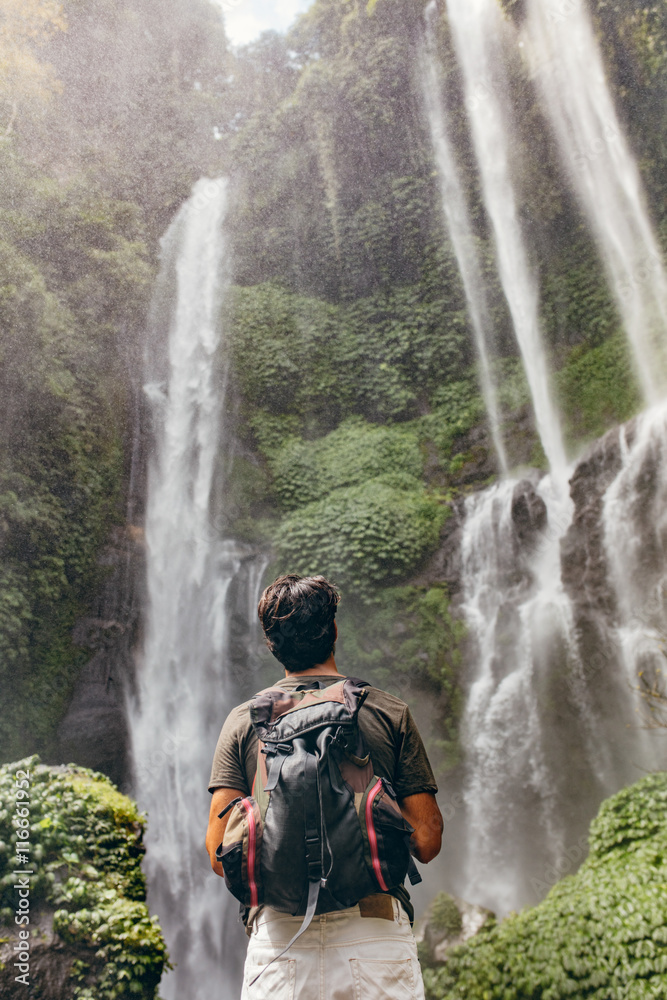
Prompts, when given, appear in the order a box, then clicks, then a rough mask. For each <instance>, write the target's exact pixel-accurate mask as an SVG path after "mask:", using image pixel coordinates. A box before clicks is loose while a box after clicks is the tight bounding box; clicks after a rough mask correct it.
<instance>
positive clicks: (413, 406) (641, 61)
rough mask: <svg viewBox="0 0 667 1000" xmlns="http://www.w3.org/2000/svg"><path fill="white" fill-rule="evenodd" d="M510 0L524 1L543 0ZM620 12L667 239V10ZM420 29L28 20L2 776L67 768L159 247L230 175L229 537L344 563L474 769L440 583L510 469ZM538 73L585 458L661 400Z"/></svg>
mask: <svg viewBox="0 0 667 1000" xmlns="http://www.w3.org/2000/svg"><path fill="white" fill-rule="evenodd" d="M507 8H508V17H510V18H515V17H516V18H519V17H520V16H521V5H520V4H510V3H508V4H507ZM593 9H594V13H595V15H596V18H597V23H598V27H599V31H600V37H601V40H602V43H603V46H604V50H605V56H606V59H607V62H608V65H609V68H610V74H611V78H612V80H613V83H614V89H615V93H616V97H617V101H618V103H619V108H620V112H621V115H622V117H623V119H624V121H625V122H626V124H627V127H628V130H629V133H630V137H631V140H632V143H633V145H634V148H635V151H636V153H637V155H638V157H639V160H640V164H641V167H642V171H643V175H644V178H645V181H646V185H647V189H648V191H649V196H650V200H651V208H652V211H653V214H654V217H655V219H656V222H657V223H658V224H659V225H660V227H661V231H665V224H664V220H665V217H666V203H665V195H666V193H667V188H666V187H665V179H664V173H663V172H662V171H661V170H660V163H661V162H662V154H663V145H664V142H665V136H666V127H665V121H664V111H663V109H664V99H663V98H664V93H665V84H666V80H665V72H666V69H665V67H666V66H667V22H666V20H665V17H666V15H665V14H664V12H663V11H662V8H661V7H656V6H654V5H650V4H647V3H638V2H633V3H632V4H621V3H618V4H610V3H602V2H600V3H598V2H597V0H596V2H595V3H594V5H593ZM422 15H423V10H422V5H421V3H415V2H413V0H377V2H376V3H371V4H366V3H362V2H361V0H345V2H339V0H315V2H314V3H313V5H312V7H311V8H310V10H309V11H308V13H307V14H306V15H304V16H303V17H302V18H300V20H299V21H298V22H297V24H296V26H295V28H294V29H293V30H292V31H291V32H290V33H289V35H288V36H286V37H282V36H279V35H276V34H273V33H268V34H266V35H264V36H262V37H261V38H260V39H259V40H258V41H257V42H255V43H253V44H251V45H249V46H247V47H245V48H243V49H240V50H238V51H230V49H229V48H228V46H227V43H226V40H225V37H224V28H223V24H222V22H221V19H220V16H219V13H218V10H217V8H215V7H214V6H213V5H211V4H210V3H208V2H207V0H193V2H187V3H186V2H185V0H166V2H159V3H158V2H157V0H122V2H120V3H118V2H113V3H112V2H111V0H63V2H62V3H57V2H55V0H53V2H51V0H29V2H27V3H23V4H21V5H18V6H17V5H12V4H10V5H8V7H7V13H3V17H4V18H5V20H4V21H3V31H2V33H1V34H0V66H1V67H2V69H3V77H2V80H3V82H2V84H1V85H0V133H2V134H1V135H0V187H1V189H2V192H3V195H4V197H3V199H2V204H1V206H0V211H1V212H2V221H3V227H2V244H1V246H0V275H1V279H2V280H0V290H1V291H0V310H1V314H2V323H1V324H0V356H1V358H2V371H1V374H0V416H1V419H2V426H3V431H4V433H3V435H2V446H1V447H2V451H1V461H0V479H1V482H0V505H1V510H2V518H1V520H0V525H1V531H2V536H1V537H2V541H1V544H2V555H3V560H2V568H1V570H0V572H1V573H2V577H3V580H2V589H1V590H0V684H1V686H2V690H3V694H4V696H5V707H6V710H5V712H4V713H3V715H2V721H1V722H0V753H2V755H3V756H4V758H5V759H7V758H14V757H17V756H20V755H21V754H24V753H27V752H31V751H32V750H35V749H36V750H39V751H40V752H43V753H44V754H46V755H47V756H48V755H49V754H52V755H54V756H57V748H58V742H57V726H58V723H59V720H60V719H61V718H62V715H63V712H64V710H65V707H66V705H67V702H68V698H69V695H70V692H71V688H72V684H73V681H74V679H75V677H76V675H77V672H78V670H79V669H80V666H81V664H82V662H83V661H84V660H85V657H86V655H88V654H87V653H86V652H85V651H84V650H81V649H78V648H77V647H76V646H75V645H74V644H73V642H72V639H71V634H72V626H73V624H74V622H75V620H76V619H77V617H80V616H81V615H85V614H86V613H87V612H88V610H89V607H90V604H91V601H92V599H93V596H94V594H95V593H96V591H97V589H99V586H100V583H101V580H102V578H103V574H104V569H103V567H102V566H101V564H100V553H101V552H102V550H103V548H104V545H105V543H106V542H107V541H108V539H109V536H110V533H111V530H112V529H113V527H114V526H118V525H122V524H123V523H124V521H125V518H126V510H127V491H128V483H129V480H130V472H131V453H132V435H133V433H134V429H135V427H136V412H137V411H141V409H142V403H141V393H140V391H139V390H138V386H139V384H140V382H141V375H140V373H141V356H142V336H143V333H144V330H145V327H146V316H147V309H148V303H149V298H150V290H151V284H152V280H153V277H154V274H155V270H156V263H157V259H158V251H159V245H158V237H159V236H160V234H161V233H162V232H163V231H164V229H165V227H166V225H167V223H168V221H169V220H170V218H171V217H172V215H173V213H174V211H175V209H176V208H177V206H178V205H179V204H180V203H181V202H182V200H183V199H184V198H185V197H186V196H187V193H188V191H189V189H190V186H191V184H192V183H193V181H194V180H195V179H196V178H197V177H199V176H201V175H202V174H208V175H210V176H215V175H218V174H220V173H228V174H229V175H230V177H231V179H232V190H233V209H232V218H231V230H232V242H233V288H232V290H231V293H230V295H229V296H228V301H227V303H226V307H225V317H224V322H225V330H226V337H225V350H226V355H227V357H229V358H230V359H231V366H232V381H233V385H234V388H235V403H234V407H233V410H234V413H235V414H236V433H237V439H238V447H237V449H236V454H235V456H234V466H233V469H234V472H233V475H232V477H231V482H230V484H229V487H228V493H227V496H226V497H225V498H224V501H225V509H226V512H227V520H226V526H225V530H230V531H233V532H234V533H235V534H236V535H238V536H239V537H242V538H245V539H247V540H251V541H257V542H261V544H263V545H266V544H271V545H273V547H274V556H275V557H274V561H273V563H272V567H271V568H272V569H273V570H276V571H278V570H283V569H292V570H312V569H315V568H317V569H320V570H321V571H323V572H329V573H331V574H332V575H333V576H334V578H335V579H336V580H337V581H338V582H339V583H340V584H341V586H342V587H343V588H344V591H345V594H346V595H347V598H348V599H347V602H345V601H344V603H343V606H342V616H343V618H342V621H343V623H344V625H345V629H344V631H345V632H347V634H348V640H347V652H346V655H347V656H349V657H350V658H352V657H361V658H362V659H363V658H364V657H365V659H363V663H364V664H367V665H368V669H370V670H373V669H374V667H373V660H374V654H373V640H372V638H371V637H376V639H375V641H376V643H380V642H381V637H383V639H382V648H383V655H382V663H383V664H385V668H383V667H382V664H380V663H377V664H376V668H377V670H379V671H382V669H386V665H387V664H392V663H393V664H396V663H397V662H398V660H399V659H400V662H401V664H404V665H405V664H407V665H408V666H407V667H406V673H407V674H408V675H409V676H410V677H411V679H412V681H415V682H417V683H418V684H419V685H426V687H427V688H428V690H429V691H431V693H432V694H433V696H434V697H441V696H442V697H446V698H447V700H448V701H449V704H450V711H449V714H448V718H447V722H446V724H445V727H444V729H443V732H441V733H439V734H437V738H438V739H439V740H440V741H441V742H442V745H443V746H444V747H446V752H445V756H446V758H447V759H449V760H454V759H455V758H456V752H455V743H456V740H455V715H456V702H457V699H456V671H457V663H458V659H459V656H460V652H459V648H460V643H461V639H462V636H461V629H460V625H459V623H457V621H456V620H455V619H454V618H453V617H452V615H451V614H450V611H449V608H448V601H449V597H450V596H451V595H448V593H447V588H446V586H445V584H444V583H443V582H442V580H439V579H437V575H435V576H434V574H433V573H429V571H428V569H425V568H426V567H428V560H429V557H430V555H431V554H432V553H433V552H434V551H435V550H436V549H437V547H438V544H439V539H440V538H441V537H442V533H443V532H447V531H448V530H449V525H450V523H451V510H452V505H453V504H455V502H456V500H457V497H458V496H459V495H460V494H461V493H462V492H465V491H467V490H469V489H471V488H472V487H473V486H475V485H479V484H481V483H483V482H485V481H488V479H489V478H491V477H493V475H494V474H495V471H496V470H495V464H494V460H493V455H492V453H491V450H490V447H489V441H488V435H487V433H486V428H485V421H484V414H483V408H482V404H481V400H480V395H479V391H478V380H477V372H476V359H475V352H474V349H473V345H472V340H471V335H470V331H469V327H468V321H467V317H466V310H465V303H464V297H463V291H462V287H461V282H460V278H459V275H458V271H457V267H456V264H455V261H454V257H453V253H452V249H451V246H450V244H449V241H448V238H447V235H446V232H445V228H444V225H443V218H442V211H441V205H440V195H439V191H438V183H437V175H436V171H435V164H434V160H433V155H432V151H431V144H430V139H429V134H428V128H427V124H426V120H425V115H424V110H423V106H422V98H421V90H420V87H421V83H420V79H419V71H418V67H419V53H420V47H421V44H422ZM438 31H439V41H440V50H441V63H442V85H443V88H444V89H446V91H447V93H448V94H449V96H450V98H451V99H450V105H451V106H452V107H454V108H455V112H454V122H453V128H454V132H455V135H456V138H457V147H458V151H459V156H460V158H461V162H462V165H463V167H464V176H465V178H466V182H467V184H468V188H469V190H468V192H467V193H468V196H469V198H470V200H471V203H472V204H473V206H474V224H475V229H476V237H477V239H478V241H479V247H480V252H481V256H482V259H483V261H484V268H485V277H486V280H487V282H488V287H489V301H490V308H491V311H492V316H493V320H494V329H495V331H496V345H495V349H496V362H495V364H496V367H497V372H498V380H499V383H500V395H501V402H502V409H503V418H504V432H505V435H506V439H507V448H508V453H509V456H510V459H511V462H512V463H513V464H516V465H525V464H531V465H537V466H539V465H541V464H542V463H543V456H542V454H541V451H540V448H539V445H538V442H537V439H536V436H535V433H534V430H533V426H532V418H531V415H530V408H529V405H528V396H527V390H526V385H525V379H524V378H523V375H522V372H521V366H520V365H519V364H518V363H517V358H516V354H517V349H516V345H515V343H514V340H513V334H512V332H511V328H510V324H509V321H508V316H507V310H506V306H505V305H504V300H503V297H502V294H501V291H500V288H499V285H498V280H497V277H496V273H495V265H494V251H493V246H492V243H491V241H490V239H489V234H488V227H487V223H486V220H485V216H484V211H483V208H482V205H481V200H480V195H479V191H478V190H477V179H476V172H475V169H474V159H473V156H472V152H471V149H470V143H469V137H468V132H467V127H466V121H465V106H464V102H463V101H462V99H461V94H460V81H459V79H458V72H457V69H456V67H455V63H454V60H453V59H452V54H451V45H450V40H449V36H448V30H447V24H446V21H445V19H444V16H441V18H440V22H439V28H438ZM511 80H512V88H513V94H512V99H513V101H514V103H515V106H516V109H517V113H516V129H517V134H516V148H517V151H518V154H517V155H518V162H520V163H521V170H520V171H519V172H518V173H517V177H518V180H519V184H520V209H521V217H522V221H523V224H524V228H525V231H526V235H527V239H528V243H529V247H530V251H531V255H532V258H533V262H534V265H535V267H536V268H537V269H538V271H539V275H540V279H541V289H542V303H541V307H542V315H543V323H544V329H545V332H546V335H547V339H548V344H549V350H550V354H551V359H552V364H553V368H554V370H555V371H556V373H557V374H556V390H557V394H558V396H559V399H560V402H561V405H562V410H563V412H564V414H565V418H566V424H567V434H568V439H569V442H570V445H571V447H572V448H576V447H578V446H579V445H580V444H581V443H582V442H584V441H585V440H587V439H589V438H591V437H593V436H596V435H598V434H599V433H601V432H602V431H603V430H604V429H605V428H606V427H607V426H609V425H610V423H613V422H614V421H617V420H621V419H624V418H626V417H628V416H629V415H630V414H631V413H632V412H634V411H635V409H636V408H637V405H638V394H637V390H636V386H635V384H634V380H633V376H632V373H631V369H630V364H629V360H628V357H627V352H626V349H625V342H624V339H623V337H622V335H621V333H620V330H619V322H618V317H617V314H616V311H615V307H614V304H613V302H612V299H611V297H610V295H609V292H608V290H607V288H606V285H605V281H604V278H603V274H602V269H601V265H600V263H599V261H598V259H597V256H596V251H595V249H594V246H593V244H592V241H591V238H590V237H589V235H588V232H587V228H586V226H585V225H584V223H583V220H582V218H581V215H580V213H579V211H578V209H577V207H576V204H575V202H574V200H573V197H572V195H571V193H570V191H569V186H568V184H567V183H566V182H565V181H564V179H563V177H562V175H561V172H560V167H559V163H558V157H557V156H556V155H555V152H554V149H553V148H552V144H551V140H550V137H549V132H548V129H547V127H546V123H545V122H544V120H543V118H542V116H541V111H540V108H539V104H538V102H537V99H536V94H535V90H534V87H533V83H532V80H531V73H530V67H528V66H524V65H523V64H522V63H521V62H519V61H518V57H517V61H516V62H515V64H514V65H512V66H511ZM140 471H141V470H138V472H137V470H136V469H135V470H134V473H136V474H138V478H139V479H140V478H141V477H140ZM136 478H137V476H136V475H135V481H136ZM138 516H140V511H139V514H138ZM418 574H421V575H418ZM358 599H359V600H358ZM362 607H363V608H364V610H363V611H362V610H360V609H361V608H362ZM346 608H347V610H346ZM389 609H391V610H389ZM429 622H437V623H438V624H437V626H436V625H432V628H433V634H432V632H431V631H430V628H431V626H429V625H428V623H429ZM406 644H407V646H406ZM408 649H409V650H410V652H408ZM399 653H400V656H399ZM375 659H377V657H375ZM374 676H378V677H379V676H381V673H380V674H375V675H374ZM443 714H444V713H443ZM445 730H446V731H445ZM28 734H29V735H28Z"/></svg>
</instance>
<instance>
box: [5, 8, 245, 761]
mask: <svg viewBox="0 0 667 1000" xmlns="http://www.w3.org/2000/svg"><path fill="white" fill-rule="evenodd" d="M19 8H20V9H19ZM225 58H226V55H225V44H224V35H223V31H222V25H221V23H220V20H219V18H218V17H217V15H216V13H215V11H214V8H213V7H212V5H211V4H209V3H207V2H206V0H193V2H185V0H173V2H172V0H169V2H167V3H162V2H159V3H158V2H155V0H129V2H128V3H123V4H121V5H117V4H111V3H102V4H100V3H93V2H91V0H83V2H79V0H76V2H75V0H64V2H63V3H62V4H60V3H56V2H51V0H26V2H25V3H22V4H14V5H10V7H9V8H8V9H7V11H3V24H2V37H1V38H0V68H1V69H2V74H1V75H2V82H1V83H0V188H1V189H2V193H3V198H2V206H0V223H1V225H0V232H1V233H2V238H1V239H0V429H1V432H2V433H1V434H0V441H1V443H0V551H1V554H2V560H1V566H0V689H1V690H2V703H3V712H2V718H1V719H0V759H4V760H7V759H14V758H16V757H20V756H22V755H24V754H26V753H28V752H31V751H33V750H39V751H40V752H42V753H44V754H47V755H49V756H54V755H55V754H56V753H57V727H58V724H59V722H60V720H61V719H62V716H63V714H64V711H65V710H66V707H67V704H68V701H69V698H70V695H71V690H72V684H73V682H74V679H75V678H76V676H77V673H78V671H79V670H80V667H81V665H82V663H83V662H85V658H86V656H89V653H86V652H85V651H84V650H81V649H78V648H77V647H76V646H74V644H73V642H72V638H71V636H72V627H73V625H74V623H75V621H76V619H77V618H80V617H81V616H82V615H88V614H90V613H91V611H92V610H93V602H94V600H95V598H96V596H97V595H98V594H99V590H100V585H101V583H102V580H103V570H102V568H101V565H100V562H101V560H100V555H101V552H102V550H103V548H104V546H105V545H107V544H108V543H109V540H110V537H111V535H112V532H113V530H114V528H115V527H116V526H118V525H121V524H122V523H123V522H124V519H125V512H126V509H127V503H126V501H127V495H126V492H127V481H128V473H129V467H130V454H131V446H132V435H133V433H134V427H133V426H132V425H131V424H132V421H133V420H134V419H135V413H134V412H133V411H134V406H133V400H132V387H133V386H132V383H133V382H134V383H135V385H136V381H137V375H138V370H139V367H140V365H141V358H142V350H141V349H140V347H139V341H140V338H141V337H143V336H144V332H145V329H146V317H147V308H148V302H149V297H150V292H151V288H152V284H153V279H154V275H155V263H156V260H155V258H156V253H157V249H158V244H157V240H158V237H159V236H160V235H161V233H162V232H163V230H164V228H165V226H166V224H167V222H168V221H169V219H170V218H171V216H172V214H173V212H174V210H175V209H176V207H177V206H178V205H179V204H180V202H181V201H182V200H183V198H184V197H185V196H186V195H187V193H188V191H189V188H190V186H191V184H192V182H193V181H194V180H195V179H196V178H197V177H198V176H200V174H201V173H203V172H205V171H206V170H208V169H209V168H210V169H211V171H212V172H219V170H220V149H219V144H218V143H216V142H215V139H214V135H213V124H214V122H215V121H218V120H220V116H221V115H224V97H223V96H222V95H220V94H219V93H218V90H219V88H218V84H217V83H216V82H215V79H216V78H217V76H218V74H219V72H220V60H221V59H222V60H223V61H224V59H225ZM93 67H94V68H95V71H94V72H93V71H92V68H93ZM195 82H196V85H195ZM214 93H216V94H217V95H218V96H217V97H214Z"/></svg>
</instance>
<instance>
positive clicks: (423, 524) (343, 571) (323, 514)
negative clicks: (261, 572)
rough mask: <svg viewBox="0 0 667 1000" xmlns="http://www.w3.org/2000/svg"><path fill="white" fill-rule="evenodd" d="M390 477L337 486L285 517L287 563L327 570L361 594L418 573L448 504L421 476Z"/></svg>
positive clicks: (295, 568) (282, 539)
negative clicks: (441, 501)
mask: <svg viewBox="0 0 667 1000" xmlns="http://www.w3.org/2000/svg"><path fill="white" fill-rule="evenodd" d="M388 479H389V481H383V480H382V479H380V478H378V479H372V480H369V481H368V482H366V483H364V484H362V485H358V486H348V487H343V488H341V489H337V490H333V491H332V492H331V493H330V494H329V495H328V496H327V497H325V498H324V499H323V500H316V501H314V502H312V503H309V504H307V505H306V506H304V507H301V508H300V509H299V510H298V511H297V512H295V513H293V514H291V515H289V516H287V517H286V518H284V519H283V521H282V522H281V523H280V525H279V527H278V529H277V531H276V536H275V542H276V550H277V554H278V562H279V564H280V567H281V569H282V570H283V571H284V572H298V573H303V574H313V573H325V574H326V575H327V576H329V577H331V578H332V579H333V580H335V581H336V582H338V583H340V584H341V585H344V586H348V585H349V586H350V587H351V589H353V590H354V591H355V592H356V593H359V594H362V593H365V594H368V592H369V590H370V588H371V587H373V586H375V585H378V584H383V583H387V582H388V581H391V580H396V579H397V578H400V577H405V576H408V575H409V574H410V573H414V572H415V571H416V570H417V568H418V567H419V566H420V564H421V563H422V562H423V560H424V558H425V557H426V555H427V554H428V553H429V552H431V551H432V550H433V549H434V548H435V546H436V544H437V541H438V537H439V532H440V527H441V525H442V523H443V521H444V519H445V516H446V510H445V508H444V507H442V506H441V505H440V504H439V503H438V501H437V500H436V499H434V498H433V497H431V496H429V495H428V494H427V493H426V491H425V490H424V488H423V487H422V486H421V484H419V483H418V482H416V481H415V480H411V479H408V480H407V482H406V480H405V477H404V478H403V479H402V481H400V482H398V483H396V482H395V484H392V482H391V479H390V478H389V477H388ZM406 487H407V488H406Z"/></svg>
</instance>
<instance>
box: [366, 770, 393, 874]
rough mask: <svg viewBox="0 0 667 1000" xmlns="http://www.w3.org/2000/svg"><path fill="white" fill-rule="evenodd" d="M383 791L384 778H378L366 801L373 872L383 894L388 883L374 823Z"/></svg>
mask: <svg viewBox="0 0 667 1000" xmlns="http://www.w3.org/2000/svg"><path fill="white" fill-rule="evenodd" d="M381 791H382V778H378V780H377V782H376V784H374V785H373V787H372V788H371V790H370V792H369V793H368V797H367V799H366V829H367V831H368V844H369V847H370V849H371V861H372V863H373V871H374V872H375V877H376V879H377V880H378V883H379V886H380V888H381V889H382V891H383V892H387V891H388V889H387V883H386V882H385V880H384V878H383V877H382V866H381V865H380V855H379V854H378V839H377V833H376V832H375V824H374V823H373V802H374V801H375V799H376V798H377V796H378V793H379V792H381Z"/></svg>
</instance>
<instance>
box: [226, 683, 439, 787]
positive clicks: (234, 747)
mask: <svg viewBox="0 0 667 1000" xmlns="http://www.w3.org/2000/svg"><path fill="white" fill-rule="evenodd" d="M341 676H344V675H340V674H339V675H338V676H336V675H335V674H322V675H320V676H313V675H309V676H307V677H298V676H291V677H284V678H282V679H281V680H280V681H278V683H277V684H276V685H275V687H280V688H283V689H284V690H286V691H294V690H295V689H296V688H297V687H299V685H301V684H308V683H310V682H311V681H320V682H321V683H323V684H326V685H329V684H334V683H335V682H336V681H338V680H340V678H341ZM249 705H250V701H247V702H244V704H242V705H239V706H238V707H237V708H235V709H233V711H231V712H230V713H229V715H228V716H227V719H226V721H225V724H224V725H223V727H222V731H221V733H220V736H219V738H218V745H217V746H216V748H215V754H214V756H213V767H212V768H211V778H210V780H209V783H208V790H209V792H213V791H214V790H215V789H216V788H235V789H238V791H240V792H243V794H244V795H250V792H251V789H252V783H253V781H254V778H255V772H256V770H257V736H256V735H255V732H254V730H253V728H252V724H251V722H250V711H249ZM359 730H360V732H361V735H362V737H363V740H364V743H365V745H366V749H367V751H368V752H369V753H370V755H371V759H372V761H373V770H374V771H375V773H376V774H377V776H378V777H379V778H386V779H387V780H388V781H390V782H391V783H392V785H393V786H394V790H395V792H396V796H397V798H399V799H404V798H406V797H407V796H408V795H416V794H417V793H418V792H434V793H435V792H437V790H438V787H437V785H436V783H435V778H434V777H433V771H432V770H431V765H430V764H429V760H428V757H427V756H426V750H425V749H424V744H423V743H422V739H421V736H420V735H419V730H418V729H417V726H416V724H415V721H414V719H413V718H412V714H411V712H410V709H409V708H408V706H407V705H406V704H405V702H403V701H401V699H400V698H396V697H394V695H392V694H388V693H387V692H386V691H381V690H380V688H375V687H370V688H368V694H367V696H366V698H365V700H364V702H363V704H362V706H361V708H360V709H359Z"/></svg>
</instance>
